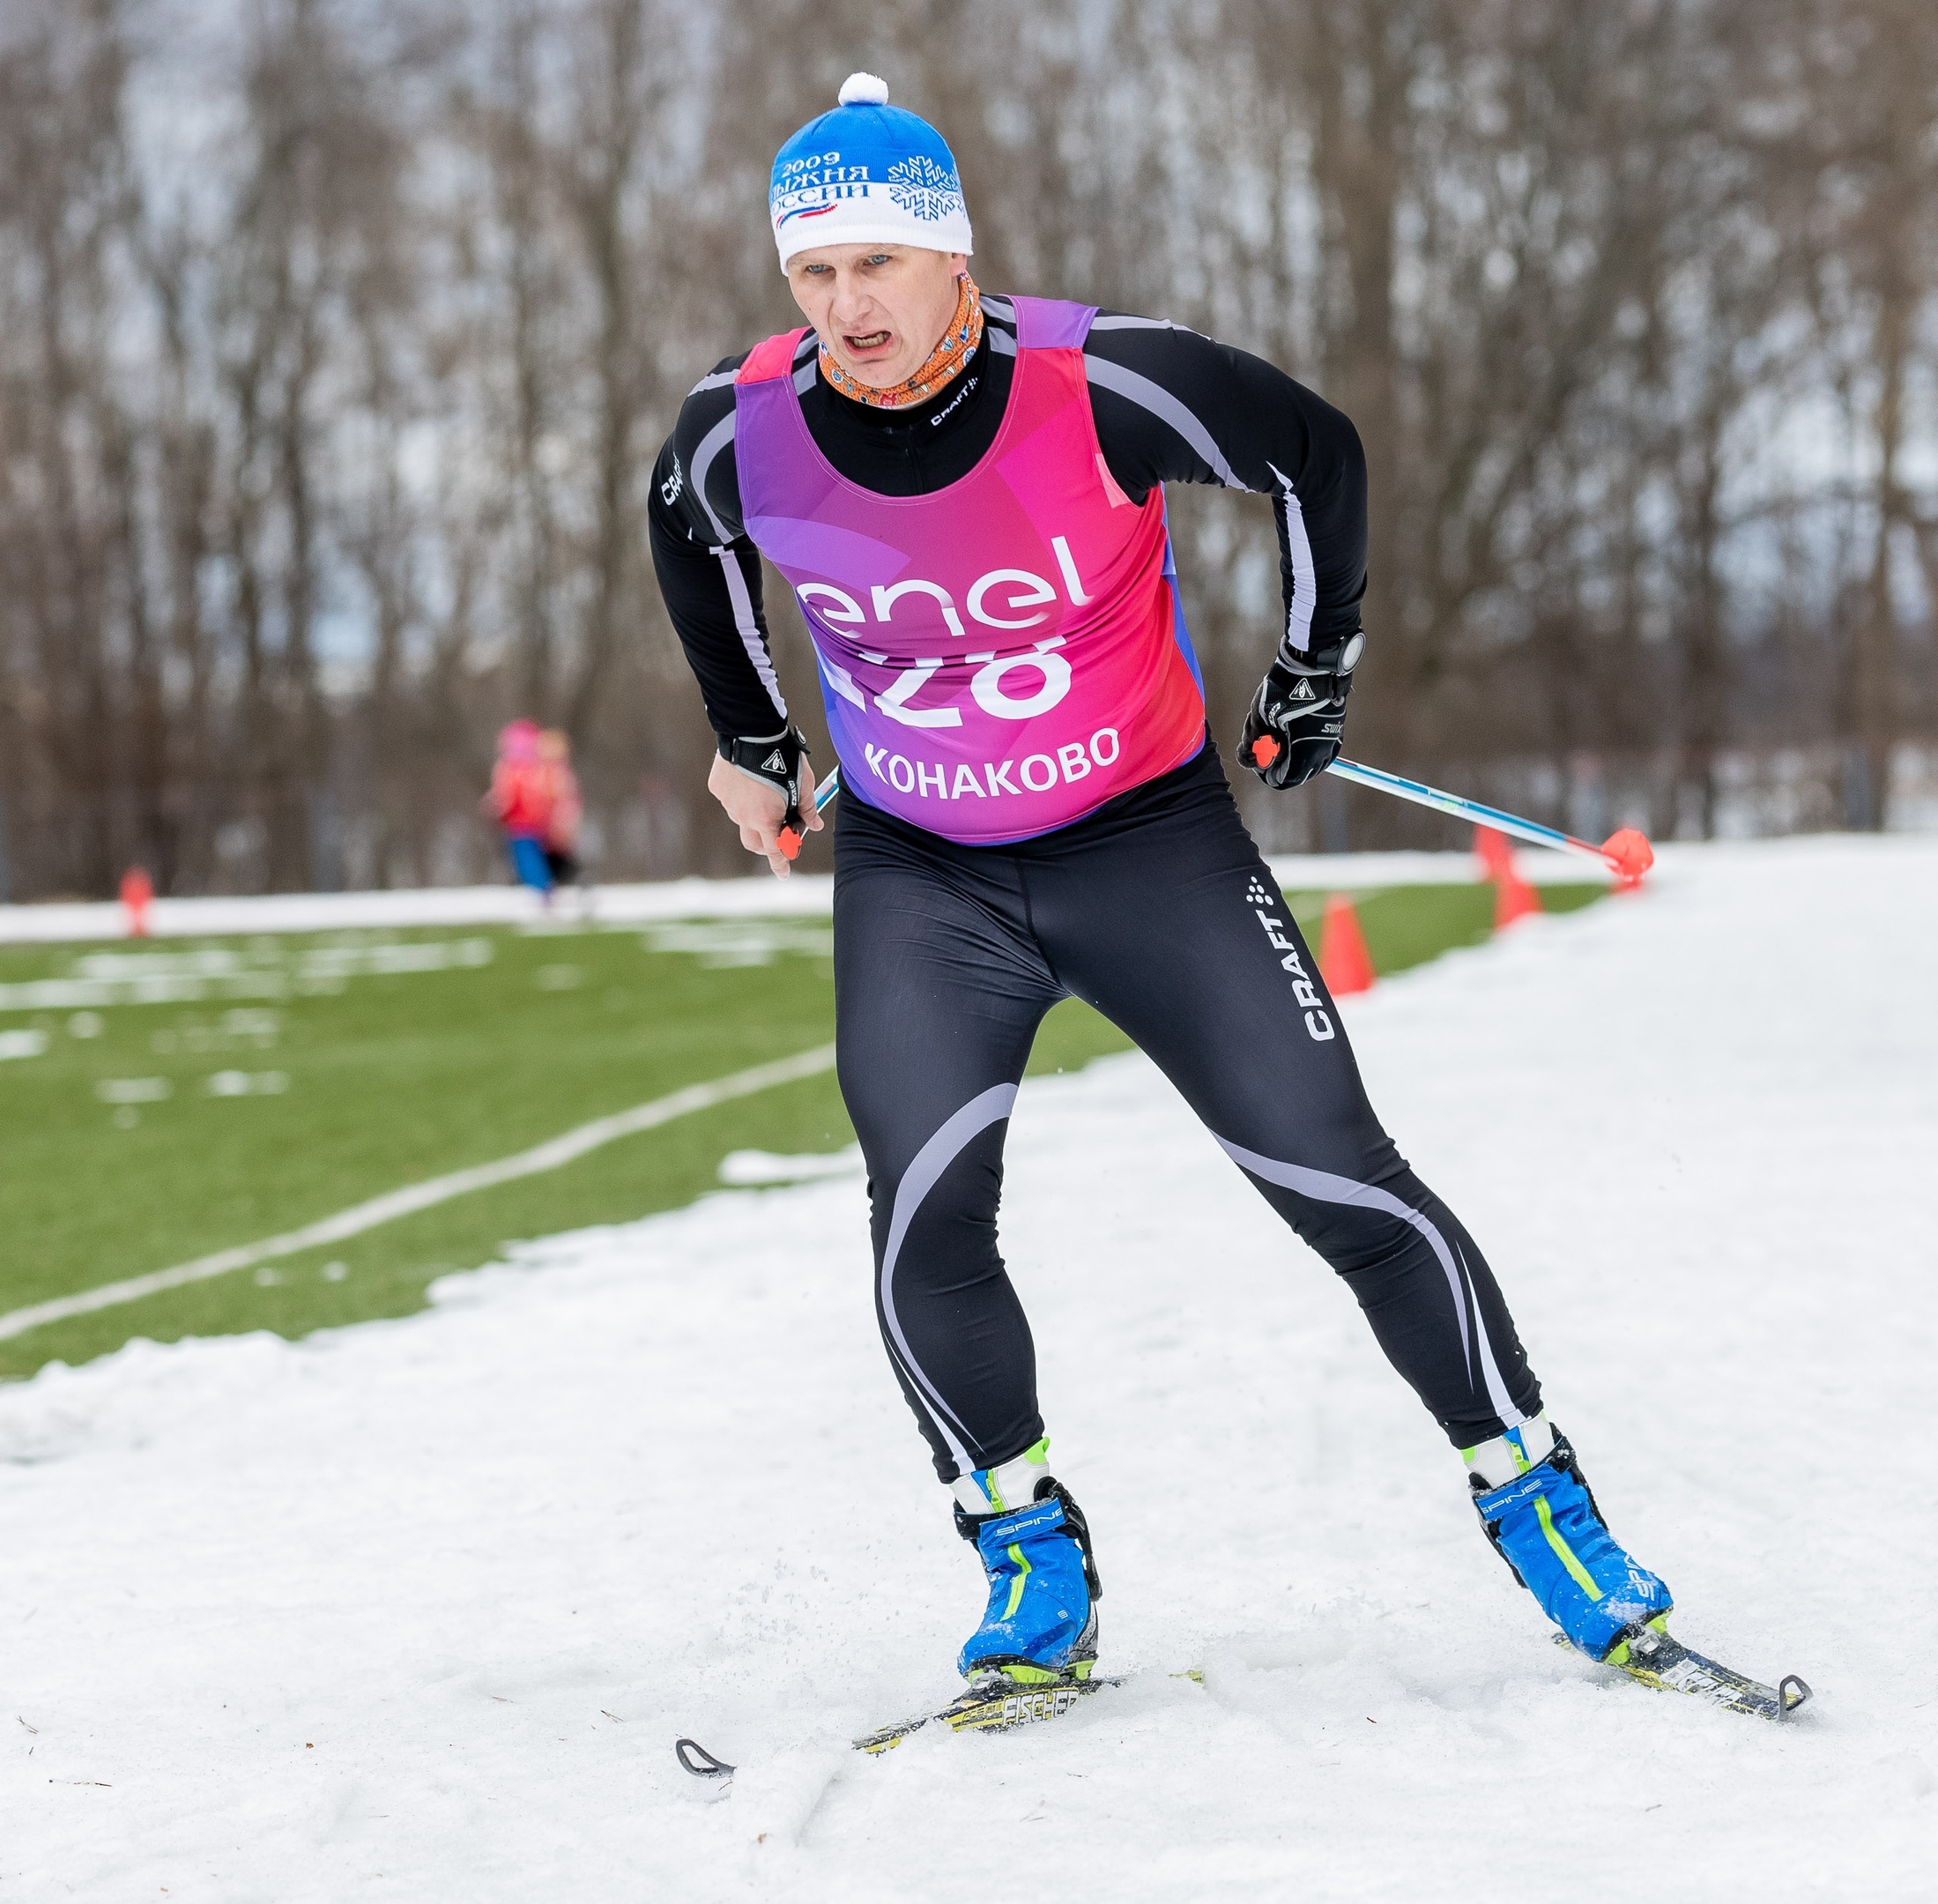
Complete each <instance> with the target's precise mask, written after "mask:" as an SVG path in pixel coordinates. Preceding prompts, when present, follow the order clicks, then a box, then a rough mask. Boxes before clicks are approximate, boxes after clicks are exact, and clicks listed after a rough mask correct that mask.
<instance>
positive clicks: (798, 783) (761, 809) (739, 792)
mask: <svg viewBox="0 0 1938 1904" xmlns="http://www.w3.org/2000/svg"><path fill="white" fill-rule="evenodd" d="M729 748H731V749H733V750H734V755H735V757H734V759H732V760H730V759H729V758H728V757H727V755H728V749H729ZM774 760H777V761H778V762H779V764H778V765H776V766H774V767H772V768H769V767H768V765H767V763H768V762H769V761H774ZM807 767H808V756H807V743H806V741H805V740H802V739H801V737H800V735H799V733H797V732H796V731H795V730H794V729H792V728H790V729H789V730H788V732H787V733H786V734H785V735H783V737H782V739H781V740H776V741H765V742H759V743H754V742H748V741H745V740H722V741H721V743H720V752H719V753H718V754H717V755H715V757H714V762H713V765H712V766H711V767H710V768H709V770H708V771H707V791H708V792H709V793H711V794H712V795H713V797H714V798H715V799H716V800H718V801H719V802H720V804H721V806H722V807H724V809H725V810H726V815H727V818H728V819H730V820H731V821H732V822H733V823H734V825H735V826H737V827H739V829H740V844H742V845H743V846H745V847H746V850H747V851H748V852H751V853H759V854H760V855H761V857H762V858H763V859H765V860H766V861H767V863H768V865H769V866H770V867H771V868H772V869H773V872H774V874H775V876H776V878H777V879H785V878H786V877H787V874H788V868H789V862H790V861H791V859H793V858H794V855H795V854H796V853H798V852H799V851H800V843H801V840H802V838H803V837H805V836H806V835H807V834H809V833H818V832H820V829H821V828H822V826H823V825H824V824H826V822H824V821H823V820H822V819H821V816H820V814H818V813H816V812H815V811H814V794H813V779H812V778H811V777H809V776H808V775H807V772H806V769H807ZM804 794H805V795H806V800H805V803H804V802H803V795H804Z"/></svg>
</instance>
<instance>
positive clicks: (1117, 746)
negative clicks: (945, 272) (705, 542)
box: [734, 297, 1205, 845]
mask: <svg viewBox="0 0 1938 1904" xmlns="http://www.w3.org/2000/svg"><path fill="white" fill-rule="evenodd" d="M1014 302H1015V307H1016V325H1017V352H1016V376H1015V381H1014V384H1013V385H1012V387H1011V390H1010V396H1009V407H1008V409H1007V411H1006V413H1005V414H1004V417H1003V421H1002V426H1001V428H999V430H998V432H997V435H996V441H995V442H994V443H992V444H991V446H990V449H989V450H988V453H987V454H986V455H985V456H984V457H983V459H982V461H981V462H980V463H978V464H977V465H976V467H975V468H974V469H973V470H971V471H970V472H969V474H968V475H967V476H965V477H963V478H962V480H961V481H959V482H955V483H952V484H950V485H949V486H948V487H947V488H945V489H939V490H937V491H935V492H934V493H932V495H922V496H885V495H875V494H874V493H873V492H872V490H867V489H863V488H861V487H858V485H857V484H854V483H851V482H850V481H849V480H847V479H846V478H845V477H843V476H842V475H841V474H840V473H839V472H837V471H836V470H835V468H834V466H833V465H831V464H830V463H829V462H828V459H827V458H826V457H824V456H823V455H822V454H821V453H820V450H819V449H817V448H816V447H815V444H814V442H813V437H812V436H811V435H809V433H808V429H807V425H806V421H805V420H804V419H803V418H802V415H801V406H800V402H799V399H798V398H797V396H796V394H795V390H794V383H793V357H794V349H795V346H796V345H797V344H798V342H799V341H800V339H801V338H802V337H803V336H804V335H805V332H804V331H791V332H789V333H786V334H784V335H783V336H780V337H774V338H769V339H768V340H767V341H766V342H765V343H764V344H761V345H759V346H756V347H755V348H754V351H752V352H751V353H749V355H748V357H747V360H746V362H745V363H744V364H743V365H742V366H741V368H740V372H739V376H738V377H737V378H736V380H735V390H734V405H735V425H734V456H735V461H736V464H737V465H738V467H739V480H740V500H741V503H742V507H743V509H744V511H745V520H746V531H747V533H748V535H749V536H751V537H752V538H753V539H754V542H755V543H756V544H757V545H758V546H759V547H760V548H761V553H762V554H765V555H766V557H767V558H768V560H769V562H772V563H773V564H774V565H775V567H776V568H777V569H779V570H780V571H781V573H782V574H783V575H784V576H786V577H787V579H788V581H789V583H790V584H791V585H792V587H793V590H794V594H795V597H796V599H798V601H799V603H800V605H801V611H802V613H803V614H805V615H806V619H807V626H808V630H809V633H810V634H811V635H812V636H813V641H814V648H815V652H816V655H817V656H818V658H819V660H820V674H821V686H822V693H823V696H824V698H825V700H826V702H827V706H828V730H829V732H830V733H832V735H833V736H834V741H835V751H836V752H837V753H838V754H839V755H840V756H841V762H842V781H843V785H844V787H845V788H846V789H847V790H848V791H849V792H850V795H852V796H853V797H856V798H858V799H861V800H865V801H866V802H867V803H868V804H869V805H870V806H873V807H881V808H883V809H884V810H885V811H887V812H888V813H892V814H895V815H896V816H897V817H899V818H901V819H903V820H907V821H909V822H912V823H913V824H914V825H916V826H919V827H923V828H924V829H927V830H928V831H929V832H932V833H939V834H940V835H941V836H942V837H944V838H946V839H952V840H961V841H963V842H965V843H966V844H972V845H999V844H1003V843H1004V842H1006V841H1010V840H1019V839H1028V838H1029V837H1031V836H1032V835H1034V834H1037V833H1047V832H1049V831H1051V829H1054V828H1057V827H1061V826H1067V825H1069V824H1070V822H1072V821H1073V820H1080V819H1081V818H1082V817H1083V815H1084V814H1087V813H1090V812H1092V811H1094V810H1095V808H1096V807H1100V806H1102V805H1103V802H1104V801H1105V800H1109V799H1110V798H1111V797H1112V795H1114V794H1118V793H1122V792H1125V791H1127V790H1128V789H1129V788H1131V787H1134V786H1138V785H1142V783H1143V782H1145V781H1147V780H1152V779H1155V778H1156V777H1157V776H1158V775H1160V774H1162V773H1168V772H1169V771H1170V770H1171V769H1172V768H1174V767H1177V766H1181V765H1182V764H1183V763H1184V762H1185V761H1187V760H1189V759H1190V758H1191V757H1192V755H1194V754H1195V753H1196V752H1197V751H1198V749H1199V747H1200V746H1202V745H1203V742H1204V729H1205V701H1204V690H1203V686H1202V683H1201V682H1200V681H1199V673H1198V664H1197V660H1196V658H1195V657H1194V656H1193V655H1192V649H1191V641H1190V637H1189V636H1187V635H1186V633H1185V631H1184V615H1183V614H1182V612H1181V611H1180V609H1179V607H1178V604H1177V580H1176V571H1175V569H1174V568H1173V566H1172V563H1171V560H1170V540H1169V535H1168V534H1167V532H1166V530H1165V525H1164V498H1163V492H1162V489H1154V490H1153V491H1152V492H1151V494H1150V495H1149V496H1148V497H1147V498H1146V500H1145V502H1144V505H1143V507H1142V508H1139V507H1138V506H1137V505H1135V504H1134V503H1132V502H1131V500H1130V498H1129V497H1128V496H1126V495H1125V494H1124V492H1123V491H1122V490H1121V489H1119V488H1118V486H1117V484H1116V482H1115V481H1114V480H1112V478H1111V475H1110V470H1109V467H1108V466H1107V465H1106V464H1105V463H1104V460H1103V450H1101V449H1100V448H1099V447H1098V445H1097V435H1096V426H1095V422H1094V420H1092V417H1091V414H1090V392H1089V388H1088V384H1087V383H1086V382H1085V378H1084V370H1083V340H1084V338H1085V336H1086V335H1087V334H1088V331H1089V328H1090V320H1091V319H1092V318H1093V317H1094V316H1095V315H1096V312H1095V309H1094V308H1092V307H1089V306H1086V305H1080V304H1066V303H1060V302H1056V301H1051V300H1048V299H1043V298H1021V297H1020V298H1017V299H1016V300H1015V301H1014Z"/></svg>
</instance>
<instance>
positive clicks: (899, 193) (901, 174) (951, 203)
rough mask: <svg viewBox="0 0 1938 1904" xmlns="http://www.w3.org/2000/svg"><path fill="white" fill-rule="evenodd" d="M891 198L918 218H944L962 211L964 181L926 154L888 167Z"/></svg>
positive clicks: (905, 210) (918, 154)
mask: <svg viewBox="0 0 1938 1904" xmlns="http://www.w3.org/2000/svg"><path fill="white" fill-rule="evenodd" d="M888 196H889V197H890V198H892V199H893V200H894V201H895V204H896V205H899V206H900V207H901V208H902V211H904V212H910V213H912V214H913V215H914V216H915V217H917V218H918V219H945V218H947V217H948V215H949V214H950V213H951V212H960V211H962V209H963V207H962V181H961V180H960V179H959V178H957V177H956V175H955V174H954V173H953V172H952V171H950V170H949V169H948V168H947V167H946V166H939V165H938V164H936V162H935V160H932V159H931V158H930V157H928V155H927V154H926V153H924V152H917V153H916V154H915V156H914V157H913V158H910V159H903V160H899V161H898V162H897V163H895V165H892V166H890V167H888Z"/></svg>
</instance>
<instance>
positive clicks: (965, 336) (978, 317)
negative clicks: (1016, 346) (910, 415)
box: [820, 271, 983, 410]
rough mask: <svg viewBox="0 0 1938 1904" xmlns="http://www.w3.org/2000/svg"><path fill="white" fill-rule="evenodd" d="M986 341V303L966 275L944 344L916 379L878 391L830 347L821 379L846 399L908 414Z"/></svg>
mask: <svg viewBox="0 0 1938 1904" xmlns="http://www.w3.org/2000/svg"><path fill="white" fill-rule="evenodd" d="M982 341H983V300H982V297H981V295H980V294H979V293H978V292H977V291H976V282H975V280H974V279H972V278H971V277H970V276H969V273H968V272H967V271H964V272H963V273H962V295H961V296H960V297H959V298H957V299H956V301H955V315H954V316H953V317H951V318H950V319H949V323H948V328H947V330H946V331H943V333H942V341H941V342H940V343H939V344H938V345H937V346H935V348H934V349H933V350H932V351H931V352H930V353H929V354H928V356H927V357H926V358H925V359H924V361H923V364H922V368H920V369H919V370H917V372H916V373H915V375H914V376H909V377H904V378H903V379H902V382H901V383H892V384H890V385H889V387H888V388H887V390H877V389H876V388H875V386H874V385H873V384H872V383H863V382H861V380H860V379H859V378H858V377H852V376H849V374H848V373H847V372H846V371H845V370H843V368H842V367H841V366H840V365H839V364H838V363H836V362H835V360H834V358H833V357H832V356H830V355H829V354H828V346H827V345H826V344H823V345H822V346H821V347H820V364H821V375H822V376H824V377H826V378H827V379H828V383H830V384H832V385H833V386H834V388H835V389H836V390H839V391H840V392H841V393H842V395H843V397H849V398H853V399H854V401H855V402H857V403H864V404H869V405H872V406H873V407H874V408H875V409H878V410H904V409H906V408H907V407H908V406H909V405H910V404H918V403H920V402H922V401H923V399H924V398H928V397H932V396H934V395H935V393H936V391H938V390H940V389H941V388H942V386H943V385H944V384H945V383H947V382H948V381H949V379H950V378H951V377H953V376H954V375H955V373H956V372H957V371H958V370H960V369H961V368H962V366H963V365H964V364H965V363H967V362H968V361H969V355H970V353H972V352H973V351H974V350H975V348H976V346H977V345H978V344H980V343H981V342H982Z"/></svg>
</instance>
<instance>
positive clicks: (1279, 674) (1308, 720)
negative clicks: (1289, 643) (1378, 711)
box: [1238, 633, 1366, 787]
mask: <svg viewBox="0 0 1938 1904" xmlns="http://www.w3.org/2000/svg"><path fill="white" fill-rule="evenodd" d="M1365 645H1366V637H1365V636H1363V635H1361V634H1357V633H1355V634H1353V635H1349V636H1347V638H1346V639H1345V640H1344V641H1343V642H1341V643H1338V644H1337V645H1335V646H1334V647H1333V648H1331V649H1329V650H1321V651H1318V652H1317V653H1315V654H1311V655H1294V654H1291V653H1288V651H1286V650H1285V649H1283V648H1281V649H1280V651H1279V654H1278V658H1277V659H1276V660H1274V661H1273V664H1272V666H1271V667H1270V668H1269V669H1267V670H1266V677H1265V679H1264V680H1263V681H1260V682H1259V692H1258V694H1257V695H1255V696H1254V697H1253V700H1252V703H1251V708H1250V709H1249V710H1248V711H1247V712H1246V715H1245V732H1244V740H1241V741H1240V742H1239V743H1238V762H1239V764H1240V765H1241V766H1244V767H1249V768H1251V770H1252V772H1253V773H1255V774H1257V775H1258V777H1259V779H1261V780H1263V781H1264V782H1265V784H1266V785H1267V786H1273V787H1289V786H1297V785H1299V784H1300V783H1301V782H1302V781H1305V780H1310V779H1311V777H1312V776H1313V775H1314V774H1316V773H1323V772H1324V771H1325V769H1326V768H1327V767H1329V766H1330V765H1331V764H1332V763H1333V761H1335V760H1336V759H1338V757H1339V742H1340V732H1341V730H1342V729H1343V728H1344V726H1345V725H1346V696H1347V695H1349V694H1350V693H1351V692H1352V691H1353V669H1354V668H1355V666H1357V665H1358V662H1359V654H1360V650H1361V649H1363V647H1364V646H1365Z"/></svg>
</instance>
